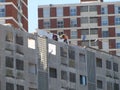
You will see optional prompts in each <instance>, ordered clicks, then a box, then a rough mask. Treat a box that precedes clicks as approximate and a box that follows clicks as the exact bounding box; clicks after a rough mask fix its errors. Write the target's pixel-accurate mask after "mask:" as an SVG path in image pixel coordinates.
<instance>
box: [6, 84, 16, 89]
mask: <svg viewBox="0 0 120 90" xmlns="http://www.w3.org/2000/svg"><path fill="white" fill-rule="evenodd" d="M6 90H14V84H12V83H6Z"/></svg>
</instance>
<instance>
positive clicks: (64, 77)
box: [61, 71, 67, 80]
mask: <svg viewBox="0 0 120 90" xmlns="http://www.w3.org/2000/svg"><path fill="white" fill-rule="evenodd" d="M61 79H63V80H67V72H66V71H61Z"/></svg>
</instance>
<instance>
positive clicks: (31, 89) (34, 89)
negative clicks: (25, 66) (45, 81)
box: [29, 88, 37, 90]
mask: <svg viewBox="0 0 120 90" xmlns="http://www.w3.org/2000/svg"><path fill="white" fill-rule="evenodd" d="M29 90H37V89H36V88H29Z"/></svg>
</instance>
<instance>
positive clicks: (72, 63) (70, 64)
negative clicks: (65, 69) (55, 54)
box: [69, 59, 75, 68]
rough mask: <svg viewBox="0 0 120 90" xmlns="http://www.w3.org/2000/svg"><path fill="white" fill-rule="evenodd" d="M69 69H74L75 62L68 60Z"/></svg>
mask: <svg viewBox="0 0 120 90" xmlns="http://www.w3.org/2000/svg"><path fill="white" fill-rule="evenodd" d="M69 67H71V68H75V60H71V59H69Z"/></svg>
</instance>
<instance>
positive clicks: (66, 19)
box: [38, 0, 120, 55]
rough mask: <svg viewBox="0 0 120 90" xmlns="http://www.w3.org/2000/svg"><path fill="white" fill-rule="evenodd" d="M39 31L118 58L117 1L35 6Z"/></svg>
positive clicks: (119, 9)
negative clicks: (59, 36) (66, 37)
mask: <svg viewBox="0 0 120 90" xmlns="http://www.w3.org/2000/svg"><path fill="white" fill-rule="evenodd" d="M86 1H87V3H86ZM88 1H92V2H88ZM38 28H39V29H40V30H46V31H50V32H53V33H57V34H62V33H64V34H67V35H68V38H69V43H70V44H75V45H81V46H90V47H94V48H99V49H102V50H105V51H108V52H110V53H112V54H117V55H120V2H103V0H81V3H79V4H61V5H52V4H51V5H42V6H39V7H38Z"/></svg>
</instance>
